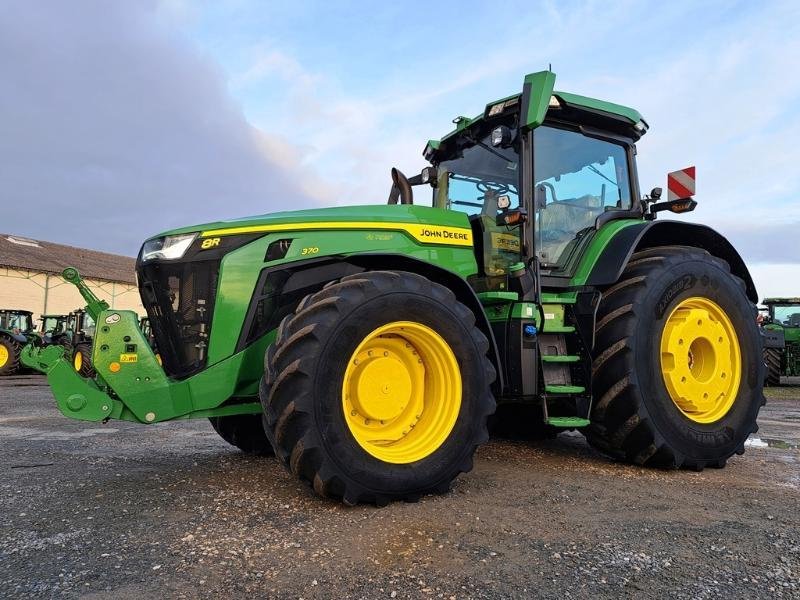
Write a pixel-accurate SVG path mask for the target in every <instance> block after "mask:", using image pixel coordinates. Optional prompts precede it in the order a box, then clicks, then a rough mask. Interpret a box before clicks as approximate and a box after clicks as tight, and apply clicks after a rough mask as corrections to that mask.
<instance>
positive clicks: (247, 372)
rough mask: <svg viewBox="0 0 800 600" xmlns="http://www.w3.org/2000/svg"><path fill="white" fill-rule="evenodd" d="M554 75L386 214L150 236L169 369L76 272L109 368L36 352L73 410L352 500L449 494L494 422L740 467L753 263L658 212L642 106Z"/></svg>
mask: <svg viewBox="0 0 800 600" xmlns="http://www.w3.org/2000/svg"><path fill="white" fill-rule="evenodd" d="M554 83H555V75H554V74H553V73H551V72H541V73H534V74H531V75H528V76H527V77H525V80H524V84H523V87H522V90H521V92H519V93H516V94H514V95H512V96H508V97H506V98H502V99H500V100H496V101H493V102H490V103H489V104H487V105H486V107H485V109H484V110H483V111H482V112H481V113H480V114H478V115H477V116H476V117H474V118H467V117H459V118H457V119H456V120H455V130H454V131H452V132H450V133H448V134H447V135H445V136H444V137H442V138H441V139H438V140H431V141H429V142H428V143H427V145H426V146H425V149H424V156H425V158H426V159H427V161H428V162H429V166H428V167H426V168H425V169H424V170H423V171H422V172H421V173H420V174H418V175H415V176H413V177H406V176H405V175H404V174H403V173H402V172H400V171H399V170H397V169H393V170H392V172H391V177H392V186H391V192H390V194H389V199H388V203H387V204H386V205H384V206H380V205H366V206H351V207H338V208H328V209H318V210H307V211H297V212H285V213H277V214H270V215H263V216H259V217H253V218H247V219H240V220H234V221H223V222H218V223H210V224H205V225H195V226H189V227H184V228H180V229H176V230H173V231H169V232H166V233H163V234H160V235H157V236H155V237H152V238H150V239H148V240H146V241H145V242H144V245H143V246H142V249H141V251H140V253H139V257H138V262H137V275H138V281H139V287H140V293H141V297H142V302H143V304H144V306H145V308H146V310H147V314H148V317H149V322H150V325H151V327H152V331H153V335H154V337H155V340H156V343H157V346H158V349H159V352H160V354H161V357H162V358H163V368H162V366H160V365H159V363H158V361H157V359H156V356H155V355H154V353H153V351H152V350H151V348H150V345H149V344H148V343H147V340H146V339H145V337H144V335H143V334H142V332H141V330H140V329H139V326H138V321H137V318H136V315H135V314H134V313H133V312H129V311H120V310H110V309H108V307H103V306H101V305H99V304H98V303H97V301H96V299H95V298H93V296H92V294H91V292H90V291H89V290H88V289H86V287H85V286H83V285H82V283H81V282H80V279H79V277H78V276H77V273H75V272H74V270H70V272H68V273H67V278H68V279H69V280H71V281H73V282H75V283H77V284H78V285H80V286H81V290H82V293H83V295H84V297H85V298H87V301H88V302H89V306H88V310H89V312H90V313H91V314H92V316H96V318H97V335H96V337H95V338H94V344H93V348H92V359H93V361H94V364H95V368H96V369H97V374H96V376H95V377H93V378H82V377H80V376H79V375H78V374H76V373H75V371H74V369H72V368H71V366H70V365H69V364H68V363H67V362H65V361H64V359H63V358H62V357H61V352H60V351H59V349H58V348H47V349H44V350H41V351H37V352H32V353H30V354H29V355H28V356H26V357H25V360H26V362H31V363H37V364H39V365H40V366H41V367H42V368H43V369H44V370H45V371H47V373H48V378H49V381H50V384H51V385H52V388H53V392H54V395H55V397H56V401H57V403H58V406H59V408H60V409H61V411H62V412H63V413H64V414H65V415H67V416H69V417H73V418H76V419H85V420H90V421H105V420H107V419H126V420H129V421H136V422H139V423H148V424H150V423H159V422H162V421H168V420H172V419H184V418H200V417H202V418H209V419H210V420H211V424H212V426H213V427H214V429H215V430H216V431H217V432H218V433H219V435H220V436H222V438H224V439H225V440H227V441H228V442H230V443H231V444H233V445H234V446H237V447H239V448H240V449H242V450H244V451H246V452H252V453H257V454H271V453H272V452H273V451H274V453H275V454H276V455H277V458H278V460H280V461H281V462H282V463H284V464H285V465H286V467H287V468H288V469H289V470H290V471H291V472H292V473H293V474H294V475H296V476H297V477H298V478H300V479H301V480H303V481H305V482H306V483H308V484H309V485H310V486H312V488H313V490H314V491H315V492H316V493H317V494H319V495H321V496H327V497H332V498H336V499H340V500H342V501H344V502H345V503H347V504H353V503H358V502H368V503H376V504H378V505H382V504H384V503H386V502H389V501H391V500H394V499H405V500H415V499H417V498H419V497H420V496H421V495H423V494H427V493H431V492H444V491H446V490H447V489H448V488H449V486H450V484H451V482H452V481H453V479H454V478H455V477H456V476H457V475H458V474H459V473H461V472H465V471H469V470H470V469H471V468H472V461H473V454H474V453H475V450H476V448H477V447H478V446H479V445H480V444H482V443H483V442H485V441H486V440H487V439H488V431H487V421H488V419H489V417H490V415H492V414H493V413H494V412H495V410H496V409H497V408H498V407H499V411H498V416H500V417H502V416H503V414H504V413H505V414H506V415H508V414H511V415H513V418H514V419H515V420H520V419H521V418H523V419H524V422H522V423H521V425H522V426H524V427H529V428H531V429H532V430H533V429H536V428H541V427H547V428H552V429H554V430H556V431H561V430H566V429H577V430H579V431H581V432H583V433H584V434H585V435H586V437H587V439H588V441H589V443H590V444H592V446H594V447H595V448H597V449H598V450H600V451H601V452H603V453H605V454H607V455H609V456H611V457H614V458H615V459H620V460H625V461H629V462H632V463H636V464H639V465H647V466H657V467H671V468H675V467H686V468H691V469H702V468H704V467H707V466H709V467H722V466H724V465H725V462H726V461H727V460H728V458H729V457H731V456H732V455H733V454H741V453H742V452H744V442H745V440H746V439H747V437H748V435H749V434H750V433H751V432H753V431H755V430H756V428H757V427H756V417H757V415H758V411H759V409H760V407H761V405H762V403H763V395H762V381H763V369H764V366H763V362H762V360H761V352H762V348H761V338H760V335H759V331H758V327H757V324H756V319H755V314H756V308H755V303H756V301H757V294H756V289H755V287H754V285H753V281H752V279H751V277H750V274H749V273H748V270H747V268H746V266H745V265H744V263H743V262H742V259H741V257H740V256H739V254H738V253H737V252H736V250H735V249H734V248H733V247H732V246H731V244H730V243H729V242H728V241H727V240H726V239H725V238H724V237H723V236H722V235H720V234H719V233H717V232H716V231H714V230H712V229H710V228H709V227H706V226H703V225H697V224H691V223H686V222H681V221H670V220H660V219H656V217H657V216H658V215H659V214H660V213H662V212H664V211H670V212H672V213H676V214H677V213H681V212H686V211H688V210H691V209H692V208H693V207H694V206H695V201H694V200H693V199H691V198H681V197H678V198H671V199H669V200H666V201H658V197H659V196H660V190H657V189H656V190H654V191H653V193H651V194H650V195H649V197H648V198H646V199H641V198H642V196H641V194H640V190H639V183H638V180H637V177H636V145H635V144H636V142H637V141H638V140H639V139H640V138H641V137H642V136H643V135H644V134H645V133H646V131H647V129H648V125H647V123H646V122H645V121H644V119H643V118H642V117H641V115H640V114H639V113H638V112H637V111H636V110H634V109H632V108H628V107H625V106H620V105H617V104H612V103H610V102H605V101H601V100H596V99H593V98H587V97H584V96H579V95H576V94H572V93H567V92H560V91H554ZM509 407H511V408H515V407H516V408H521V410H510V411H506V409H507V408H509ZM520 415H522V417H520Z"/></svg>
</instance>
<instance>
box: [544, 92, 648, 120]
mask: <svg viewBox="0 0 800 600" xmlns="http://www.w3.org/2000/svg"><path fill="white" fill-rule="evenodd" d="M555 95H556V97H558V98H560V99H562V100H564V102H566V103H567V104H573V105H575V106H581V107H583V108H589V109H592V110H597V111H600V112H605V113H609V114H612V115H617V116H620V117H625V118H626V119H628V120H629V121H630V122H631V123H638V122H639V121H641V120H642V115H641V114H639V111H638V110H636V109H633V108H630V107H627V106H622V105H621V104H614V103H613V102H606V101H605V100H598V99H596V98H588V97H587V96H579V95H578V94H570V93H568V92H555Z"/></svg>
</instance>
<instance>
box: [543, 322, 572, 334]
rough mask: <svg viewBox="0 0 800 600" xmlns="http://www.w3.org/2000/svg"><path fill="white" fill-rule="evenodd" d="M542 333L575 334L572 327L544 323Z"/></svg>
mask: <svg viewBox="0 0 800 600" xmlns="http://www.w3.org/2000/svg"><path fill="white" fill-rule="evenodd" d="M542 333H575V327H573V326H572V325H548V324H547V323H545V324H544V330H543V331H542Z"/></svg>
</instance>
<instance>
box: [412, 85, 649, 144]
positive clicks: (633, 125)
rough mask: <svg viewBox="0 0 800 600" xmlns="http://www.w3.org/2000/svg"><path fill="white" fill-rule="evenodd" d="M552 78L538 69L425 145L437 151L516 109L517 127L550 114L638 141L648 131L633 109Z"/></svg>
mask: <svg viewBox="0 0 800 600" xmlns="http://www.w3.org/2000/svg"><path fill="white" fill-rule="evenodd" d="M555 79H556V75H555V73H553V72H551V71H540V72H538V73H531V74H530V75H527V76H526V77H525V82H524V84H523V91H522V93H520V94H514V95H512V96H507V97H505V98H500V99H499V100H494V101H492V102H490V103H488V104H487V105H486V108H485V109H484V111H483V112H482V113H481V114H479V115H476V116H475V117H473V118H469V117H456V118H455V119H454V120H453V122H454V123H455V125H456V128H455V129H454V130H453V131H451V132H450V133H448V134H447V135H445V136H444V137H442V138H441V139H440V140H430V141H429V142H428V145H429V146H430V148H431V149H433V150H436V149H438V148H439V146H440V145H441V144H443V143H446V142H447V141H448V140H450V139H451V138H453V137H455V136H457V135H458V134H459V133H460V132H461V131H463V130H465V129H467V128H471V127H480V125H481V124H482V123H483V122H484V121H490V120H492V119H494V118H497V117H500V116H502V115H504V114H508V113H510V112H514V111H517V110H518V111H519V112H520V126H521V127H523V128H528V129H532V128H534V127H538V126H539V125H541V124H542V123H544V121H545V119H546V118H547V117H549V116H554V117H559V116H567V117H569V118H571V119H575V118H580V120H581V122H583V121H584V120H586V121H595V122H596V123H593V124H596V125H598V126H600V127H601V128H603V127H607V128H609V129H613V130H616V132H618V133H623V134H627V135H629V137H631V138H632V139H633V140H634V141H637V140H639V139H640V138H641V137H642V136H643V135H644V134H645V133H646V132H647V129H648V125H647V122H646V121H645V120H644V119H643V118H642V115H641V114H640V113H639V111H637V110H636V109H634V108H631V107H629V106H623V105H622V104H615V103H613V102H607V101H605V100H599V99H597V98H590V97H588V96H581V95H579V94H573V93H570V92H562V91H557V90H554V85H555ZM426 150H427V147H426ZM426 154H427V152H426Z"/></svg>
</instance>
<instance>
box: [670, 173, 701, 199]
mask: <svg viewBox="0 0 800 600" xmlns="http://www.w3.org/2000/svg"><path fill="white" fill-rule="evenodd" d="M694 182H695V177H694V167H686V168H685V169H681V170H680V171H673V172H672V173H669V174H668V175H667V200H683V199H685V198H691V197H692V196H694V192H695V183H694Z"/></svg>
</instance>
